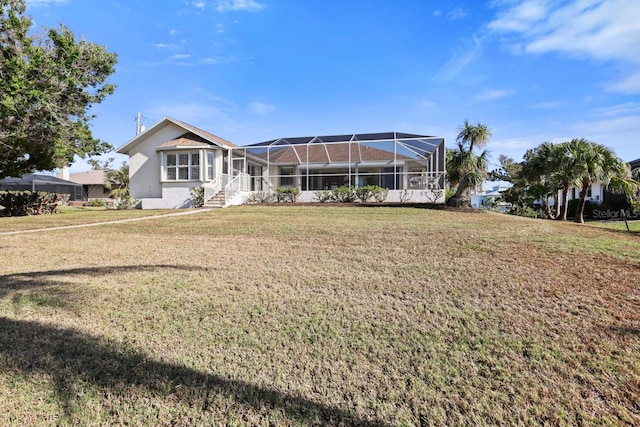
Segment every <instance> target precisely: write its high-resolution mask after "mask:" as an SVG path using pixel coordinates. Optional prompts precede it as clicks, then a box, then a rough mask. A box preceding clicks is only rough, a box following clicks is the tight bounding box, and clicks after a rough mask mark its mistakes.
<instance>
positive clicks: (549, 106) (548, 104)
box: [531, 101, 566, 110]
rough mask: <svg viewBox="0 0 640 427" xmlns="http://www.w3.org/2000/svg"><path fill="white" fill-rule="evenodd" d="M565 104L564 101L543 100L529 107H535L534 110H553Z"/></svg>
mask: <svg viewBox="0 0 640 427" xmlns="http://www.w3.org/2000/svg"><path fill="white" fill-rule="evenodd" d="M565 104H566V103H565V102H564V101H545V102H538V103H535V104H533V105H532V106H531V108H535V109H536V110H555V109H556V108H560V107H562V106H564V105H565Z"/></svg>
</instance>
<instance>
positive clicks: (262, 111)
mask: <svg viewBox="0 0 640 427" xmlns="http://www.w3.org/2000/svg"><path fill="white" fill-rule="evenodd" d="M275 109H276V107H274V106H273V105H269V104H263V103H262V102H252V103H250V104H249V108H248V110H249V112H251V113H253V114H257V115H258V116H266V115H267V114H270V113H272V112H274V111H275Z"/></svg>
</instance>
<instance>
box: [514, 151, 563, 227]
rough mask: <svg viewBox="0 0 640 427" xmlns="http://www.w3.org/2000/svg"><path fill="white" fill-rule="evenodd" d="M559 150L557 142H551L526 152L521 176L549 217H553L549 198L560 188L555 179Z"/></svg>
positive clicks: (530, 193) (531, 194)
mask: <svg viewBox="0 0 640 427" xmlns="http://www.w3.org/2000/svg"><path fill="white" fill-rule="evenodd" d="M557 151H558V148H557V146H556V145H555V144H552V143H550V142H545V143H543V144H540V145H539V146H537V147H536V148H533V149H531V150H528V151H527V152H526V154H525V156H524V162H523V163H522V169H521V177H522V178H523V179H524V180H525V182H526V187H527V192H528V193H529V195H530V196H531V197H533V199H534V200H540V202H541V203H542V207H543V208H544V211H545V215H546V217H547V218H553V215H552V214H551V206H549V202H548V199H549V197H550V196H551V195H552V194H554V193H555V194H557V188H558V185H557V182H556V181H555V180H554V173H555V171H556V167H557V165H556V164H557V160H556V159H557V157H558V156H557ZM556 205H557V203H556Z"/></svg>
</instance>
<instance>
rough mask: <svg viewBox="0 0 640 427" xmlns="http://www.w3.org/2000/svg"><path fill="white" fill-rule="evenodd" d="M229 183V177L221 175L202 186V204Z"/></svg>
mask: <svg viewBox="0 0 640 427" xmlns="http://www.w3.org/2000/svg"><path fill="white" fill-rule="evenodd" d="M228 183H229V175H227V174H222V175H220V176H217V177H215V179H214V180H213V181H210V182H207V183H205V184H202V187H203V188H204V202H205V203H207V202H208V201H209V200H211V199H212V198H213V197H215V196H216V194H218V193H219V192H220V191H221V190H223V189H224V188H225V186H226V185H227V184H228Z"/></svg>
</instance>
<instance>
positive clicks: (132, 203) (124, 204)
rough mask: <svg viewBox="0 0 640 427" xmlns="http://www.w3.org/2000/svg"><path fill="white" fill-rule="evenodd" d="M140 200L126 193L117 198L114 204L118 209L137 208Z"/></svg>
mask: <svg viewBox="0 0 640 427" xmlns="http://www.w3.org/2000/svg"><path fill="white" fill-rule="evenodd" d="M139 202H140V200H138V199H134V198H132V197H131V196H130V195H129V194H124V195H122V196H119V197H118V198H116V199H115V200H114V202H113V206H114V207H115V208H116V209H118V210H125V209H132V208H135V207H136V206H137V205H138V203H139Z"/></svg>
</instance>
